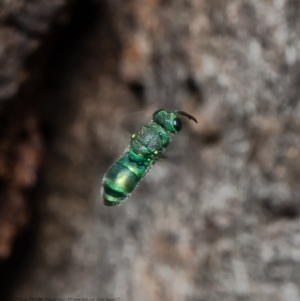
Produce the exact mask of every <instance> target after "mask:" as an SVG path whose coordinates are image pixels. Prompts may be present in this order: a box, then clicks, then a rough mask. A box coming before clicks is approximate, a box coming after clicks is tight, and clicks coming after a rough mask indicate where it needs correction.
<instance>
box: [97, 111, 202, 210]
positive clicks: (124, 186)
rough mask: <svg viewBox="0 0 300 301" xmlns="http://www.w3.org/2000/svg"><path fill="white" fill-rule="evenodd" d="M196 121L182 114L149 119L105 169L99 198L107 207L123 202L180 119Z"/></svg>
mask: <svg viewBox="0 0 300 301" xmlns="http://www.w3.org/2000/svg"><path fill="white" fill-rule="evenodd" d="M180 115H182V116H186V117H187V118H189V119H191V120H193V121H194V122H196V123H197V120H196V118H194V117H193V116H191V115H189V114H187V113H185V112H182V111H167V110H158V111H156V112H155V113H154V114H153V116H152V120H151V121H149V122H148V123H146V124H145V125H144V126H143V127H142V128H141V129H140V130H139V131H138V132H136V133H135V134H133V135H132V136H131V141H130V145H129V147H128V148H127V149H126V150H125V153H124V154H123V155H122V156H121V157H120V158H119V159H118V160H117V161H116V162H115V163H114V164H113V165H112V166H111V167H110V168H109V169H108V171H107V172H106V174H105V175H104V177H103V181H102V185H103V186H102V190H101V194H102V198H103V200H104V204H105V205H107V206H114V205H118V204H120V203H122V202H123V201H124V200H125V199H126V198H127V197H128V196H129V195H130V193H131V192H132V191H133V190H134V189H135V188H136V187H137V185H138V183H139V181H140V180H141V179H142V178H143V177H144V176H145V174H146V173H147V171H148V170H149V169H150V168H151V166H152V165H153V164H154V163H155V162H156V160H157V159H158V158H159V157H160V156H161V155H162V153H163V152H164V151H165V148H166V147H167V146H168V144H169V143H170V141H171V138H172V136H173V135H174V134H176V133H178V132H179V131H180V130H181V127H182V123H181V120H180V118H179V116H180Z"/></svg>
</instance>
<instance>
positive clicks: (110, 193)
mask: <svg viewBox="0 0 300 301" xmlns="http://www.w3.org/2000/svg"><path fill="white" fill-rule="evenodd" d="M146 171H147V166H145V165H144V164H142V165H141V164H138V162H134V161H132V160H131V159H130V157H129V152H126V153H125V154H124V155H123V156H122V157H120V158H119V159H118V160H117V161H116V162H115V163H114V164H113V165H112V166H111V167H110V169H109V170H108V171H107V173H106V175H105V177H104V178H103V188H102V196H103V199H104V204H105V205H108V206H113V205H117V204H120V203H121V202H122V201H124V200H125V199H126V198H127V197H128V196H129V195H130V193H131V192H132V191H133V190H134V188H136V186H137V184H138V182H139V181H140V180H141V178H142V177H143V176H144V175H145V173H146Z"/></svg>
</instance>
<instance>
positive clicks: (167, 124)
mask: <svg viewBox="0 0 300 301" xmlns="http://www.w3.org/2000/svg"><path fill="white" fill-rule="evenodd" d="M152 118H153V121H154V122H156V123H157V124H159V125H160V126H162V127H163V128H164V129H166V130H167V131H169V132H171V133H177V132H179V131H180V130H181V127H182V123H181V120H180V118H179V117H178V114H177V113H176V112H170V111H166V110H158V111H156V112H155V113H154V114H153V117H152Z"/></svg>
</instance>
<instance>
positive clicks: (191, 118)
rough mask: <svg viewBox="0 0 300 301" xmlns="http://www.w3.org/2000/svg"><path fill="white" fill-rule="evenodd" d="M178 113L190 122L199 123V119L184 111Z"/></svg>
mask: <svg viewBox="0 0 300 301" xmlns="http://www.w3.org/2000/svg"><path fill="white" fill-rule="evenodd" d="M176 113H178V114H179V115H182V116H185V117H187V118H188V119H190V120H193V121H194V122H196V123H198V121H197V119H196V118H195V117H193V116H192V115H190V114H188V113H186V112H183V111H176Z"/></svg>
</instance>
